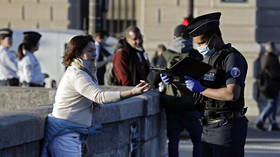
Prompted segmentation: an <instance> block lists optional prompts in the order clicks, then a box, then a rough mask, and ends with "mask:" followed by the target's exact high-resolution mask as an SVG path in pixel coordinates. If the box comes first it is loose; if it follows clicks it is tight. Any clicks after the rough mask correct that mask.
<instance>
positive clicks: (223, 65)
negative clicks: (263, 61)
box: [162, 12, 248, 157]
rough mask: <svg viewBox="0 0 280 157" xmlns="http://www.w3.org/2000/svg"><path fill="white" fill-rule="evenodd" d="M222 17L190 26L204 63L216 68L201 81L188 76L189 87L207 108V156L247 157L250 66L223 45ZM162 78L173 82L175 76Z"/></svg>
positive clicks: (206, 17)
mask: <svg viewBox="0 0 280 157" xmlns="http://www.w3.org/2000/svg"><path fill="white" fill-rule="evenodd" d="M220 16H221V13H219V12H217V13H211V14H206V15H202V16H199V17H196V18H194V20H192V21H191V22H190V24H189V25H188V27H187V28H188V32H189V34H190V36H192V37H193V41H194V43H195V44H197V46H198V47H197V49H198V52H199V53H200V54H202V55H203V56H204V59H203V62H205V63H208V64H210V65H211V66H212V69H211V70H209V72H208V73H206V74H205V75H204V76H203V77H202V79H200V80H199V81H198V80H195V79H193V78H191V77H190V76H187V75H186V76H185V78H186V81H185V84H186V87H187V89H188V90H190V91H192V92H193V94H194V95H193V96H194V98H195V103H196V104H201V105H203V116H202V125H203V131H202V138H201V140H202V144H203V146H202V148H203V151H202V154H203V156H204V157H225V156H227V157H244V146H245V142H246V136H247V128H248V120H247V118H246V117H245V115H244V114H245V112H246V109H244V105H245V103H244V88H245V83H244V82H245V78H246V74H247V68H248V67H247V66H248V65H247V61H246V59H245V58H244V57H243V55H242V54H241V53H240V52H239V51H238V50H236V49H235V48H233V47H232V46H231V44H225V43H224V42H223V39H222V35H221V31H220V28H219V23H220V22H219V19H220ZM186 68H187V67H186ZM194 70H198V69H194ZM162 79H163V80H165V82H169V83H170V82H172V79H171V77H164V78H163V77H162Z"/></svg>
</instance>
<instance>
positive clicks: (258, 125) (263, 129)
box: [256, 123, 266, 131]
mask: <svg viewBox="0 0 280 157" xmlns="http://www.w3.org/2000/svg"><path fill="white" fill-rule="evenodd" d="M256 128H257V129H259V130H261V131H266V128H265V127H264V126H263V124H262V123H257V124H256Z"/></svg>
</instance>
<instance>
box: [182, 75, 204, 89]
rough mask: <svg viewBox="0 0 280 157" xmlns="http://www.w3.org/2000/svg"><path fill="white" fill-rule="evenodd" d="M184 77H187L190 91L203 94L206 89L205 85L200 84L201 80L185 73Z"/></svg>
mask: <svg viewBox="0 0 280 157" xmlns="http://www.w3.org/2000/svg"><path fill="white" fill-rule="evenodd" d="M184 78H185V79H186V81H185V84H186V87H187V88H188V89H189V90H190V91H192V92H194V93H199V94H201V93H202V92H203V91H204V90H205V89H206V88H205V87H204V86H203V85H201V84H200V82H199V81H197V80H195V79H193V78H192V77H190V76H188V75H185V76H184Z"/></svg>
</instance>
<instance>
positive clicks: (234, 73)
mask: <svg viewBox="0 0 280 157" xmlns="http://www.w3.org/2000/svg"><path fill="white" fill-rule="evenodd" d="M240 74H241V71H240V69H239V68H237V67H233V68H232V69H231V70H230V75H231V76H232V77H233V78H237V77H239V76H240Z"/></svg>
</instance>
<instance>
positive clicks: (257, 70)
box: [252, 44, 266, 113]
mask: <svg viewBox="0 0 280 157" xmlns="http://www.w3.org/2000/svg"><path fill="white" fill-rule="evenodd" d="M264 53H265V46H264V45H263V44H260V52H259V55H258V57H257V58H256V60H255V61H254V63H253V65H254V67H253V77H254V79H255V80H254V83H253V89H252V90H253V98H254V100H255V101H256V102H257V105H258V109H259V113H261V112H262V110H263V108H264V105H265V104H264V102H266V98H265V97H264V96H263V95H262V94H261V93H260V90H259V88H258V77H259V76H260V74H261V57H262V55H263V54H264Z"/></svg>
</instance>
